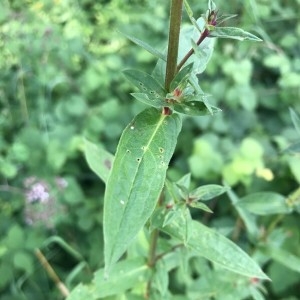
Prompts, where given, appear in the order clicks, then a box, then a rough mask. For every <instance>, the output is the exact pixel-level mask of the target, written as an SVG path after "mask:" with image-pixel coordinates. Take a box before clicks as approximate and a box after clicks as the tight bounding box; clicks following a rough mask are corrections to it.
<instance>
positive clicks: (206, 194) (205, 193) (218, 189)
mask: <svg viewBox="0 0 300 300" xmlns="http://www.w3.org/2000/svg"><path fill="white" fill-rule="evenodd" d="M226 190H227V188H226V187H224V186H222V185H217V184H207V185H203V186H200V187H198V188H197V189H195V190H193V191H192V192H190V198H193V199H195V200H202V201H206V200H210V199H212V198H215V197H217V196H219V195H221V194H223V193H225V192H226Z"/></svg>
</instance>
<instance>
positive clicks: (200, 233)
mask: <svg viewBox="0 0 300 300" xmlns="http://www.w3.org/2000/svg"><path fill="white" fill-rule="evenodd" d="M153 219H154V221H153V222H154V223H155V225H156V226H159V228H160V230H162V231H164V232H165V233H167V234H169V235H170V236H172V237H174V238H175V239H178V240H180V241H182V242H185V244H186V247H188V248H190V249H191V250H194V251H195V252H196V253H197V254H198V255H200V256H203V257H205V258H206V259H208V260H210V261H212V262H214V263H216V264H218V265H220V266H222V267H224V268H226V269H228V270H231V271H232V272H235V273H239V274H242V275H244V276H248V277H256V278H261V279H269V278H268V276H267V275H266V274H264V273H263V271H262V270H261V269H260V267H259V266H258V264H257V263H256V262H255V261H254V260H253V259H252V258H251V257H249V256H248V254H246V253H245V252H244V251H243V250H242V249H241V248H239V247H238V246H237V245H236V244H235V243H233V242H232V241H230V240H229V239H227V238H226V237H225V236H223V235H222V234H220V233H218V232H217V231H215V230H212V229H210V228H208V227H206V226H204V225H203V224H201V223H199V222H197V221H194V220H193V221H190V222H189V223H190V225H189V231H190V234H189V239H188V240H186V230H185V224H184V222H183V219H182V218H178V219H176V220H174V221H173V222H172V224H168V225H167V226H164V227H163V226H162V224H163V222H164V214H163V213H162V212H161V213H159V212H158V213H156V214H155V215H154V216H153Z"/></svg>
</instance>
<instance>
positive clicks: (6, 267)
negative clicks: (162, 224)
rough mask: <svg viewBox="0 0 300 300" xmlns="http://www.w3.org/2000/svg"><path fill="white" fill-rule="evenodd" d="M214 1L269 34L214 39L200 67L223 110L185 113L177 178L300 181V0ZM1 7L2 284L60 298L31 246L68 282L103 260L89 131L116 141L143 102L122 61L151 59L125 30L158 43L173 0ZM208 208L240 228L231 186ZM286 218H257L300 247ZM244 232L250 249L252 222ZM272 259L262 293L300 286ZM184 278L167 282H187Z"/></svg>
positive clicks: (54, 1) (100, 139)
mask: <svg viewBox="0 0 300 300" xmlns="http://www.w3.org/2000/svg"><path fill="white" fill-rule="evenodd" d="M190 5H191V7H193V8H194V15H195V16H200V14H201V13H204V12H205V11H206V9H207V3H206V1H196V0H193V1H190ZM217 5H218V8H219V13H220V14H222V13H224V14H226V13H232V14H237V17H236V18H235V19H233V20H231V22H230V23H228V24H226V26H238V27H241V28H243V29H245V30H247V31H250V32H252V33H254V34H256V35H259V36H261V37H262V38H263V39H264V42H261V43H251V42H243V43H241V42H236V41H229V40H219V41H217V43H216V46H215V52H214V54H213V57H212V60H211V61H210V63H209V65H208V68H207V70H206V71H205V72H204V73H203V74H201V75H200V77H199V78H200V85H201V88H202V89H203V90H204V92H206V93H210V94H211V95H212V97H211V101H212V102H213V103H214V104H215V105H217V106H219V107H221V108H222V110H223V112H222V113H221V114H218V115H216V116H213V117H200V118H186V120H185V122H184V127H183V130H182V133H181V135H180V138H179V141H178V145H177V149H176V153H175V155H174V158H173V159H172V162H171V166H170V170H169V173H168V175H169V178H171V179H174V180H177V179H179V178H180V177H181V176H182V175H184V174H186V173H188V172H191V174H192V178H193V184H194V186H199V185H201V184H204V183H219V184H220V183H221V184H222V182H223V181H225V182H226V183H228V184H229V185H230V186H232V188H233V190H234V191H235V193H236V194H237V195H239V196H241V197H242V196H245V195H247V194H249V193H252V192H258V191H274V192H277V193H281V194H283V195H285V196H288V195H289V194H290V193H292V192H293V191H294V190H296V189H297V188H298V187H299V184H300V157H299V154H298V155H291V154H290V153H286V152H284V149H286V148H287V147H288V146H289V145H290V144H291V143H293V142H296V141H297V140H298V141H299V135H298V136H297V132H296V130H295V128H294V126H293V123H292V120H291V117H290V114H289V107H291V108H293V109H294V111H295V112H298V114H299V113H300V55H299V54H300V43H299V40H300V19H299V15H298V13H299V7H300V1H299V0H291V1H288V2H287V1H284V0H276V1H273V0H272V1H271V0H247V1H242V0H233V1H229V2H228V3H227V2H226V1H219V2H218V1H217ZM0 6H1V9H0V53H1V55H0V69H1V72H0V105H1V112H0V208H1V210H0V232H1V236H0V237H1V240H0V274H1V276H0V295H1V299H3V300H12V299H61V297H62V296H61V295H60V294H59V292H58V291H57V289H56V288H55V285H54V283H53V282H52V281H51V280H50V279H49V277H48V276H47V274H46V273H45V271H44V270H43V268H42V267H41V265H40V263H39V262H38V260H37V258H36V257H35V255H34V249H35V248H37V247H38V248H40V249H41V250H42V251H43V252H44V254H45V256H46V257H47V259H48V260H49V262H50V263H51V265H52V266H53V268H54V269H55V270H56V272H57V273H58V275H59V276H60V278H61V279H62V281H64V282H65V283H67V285H68V287H69V288H72V287H74V285H75V284H76V283H78V282H79V281H88V280H89V278H90V276H91V274H92V272H93V271H94V270H96V269H97V268H99V267H102V265H103V255H102V225H101V222H102V216H101V211H102V200H103V192H104V184H103V183H102V182H100V180H99V179H98V178H97V177H96V176H95V175H94V174H93V173H92V172H91V171H90V170H89V168H88V166H87V164H86V162H85V160H84V155H83V153H82V149H83V139H82V138H83V137H86V138H87V139H89V140H91V141H93V142H95V143H98V144H99V145H102V146H103V147H104V148H106V149H107V150H109V151H110V152H112V153H114V152H115V149H116V146H117V143H118V139H119V137H120V134H121V132H122V130H123V128H124V127H125V126H126V125H127V123H128V122H129V121H130V120H131V119H132V117H133V116H134V115H135V114H136V113H137V112H139V111H141V110H142V109H143V108H144V106H143V105H142V104H140V103H137V102H136V101H133V99H132V98H131V96H130V95H129V93H130V92H132V87H131V85H130V84H129V83H128V82H127V81H126V80H125V79H124V76H123V75H122V73H121V71H122V70H123V69H125V68H139V69H142V70H143V71H146V72H151V71H152V69H153V67H154V64H155V59H154V58H153V57H152V56H151V55H150V54H148V53H146V52H145V51H144V50H142V49H140V48H138V47H137V46H135V45H133V44H131V43H130V42H129V41H127V40H126V39H125V38H124V37H123V36H122V34H121V33H120V32H118V30H121V31H123V32H125V33H127V34H130V35H134V36H136V37H138V38H140V39H142V40H144V41H147V42H148V43H149V44H151V45H153V46H154V47H157V48H159V49H164V47H165V46H166V41H167V34H168V32H167V28H168V10H169V8H168V6H169V1H157V0H154V1H152V0H151V1H150V0H110V1H109V0H107V1H104V0H100V1H93V0H80V1H76V0H41V1H38V0H26V1H23V0H3V1H1V5H0ZM184 21H185V22H188V18H187V17H186V16H185V19H184ZM211 207H212V209H213V210H214V212H215V213H214V214H213V215H212V216H211V215H200V216H198V218H199V220H202V221H204V222H206V223H208V224H210V225H211V226H216V227H229V229H230V230H231V231H233V232H235V233H236V230H237V227H238V226H240V225H239V222H238V219H237V215H236V213H235V211H234V210H233V208H232V206H231V204H230V201H229V199H228V198H227V197H225V196H224V197H223V198H221V197H220V199H218V201H213V202H212V203H211ZM278 217H281V216H277V215H272V216H268V217H260V220H259V222H260V223H259V224H260V226H261V230H264V229H265V228H267V227H268V226H270V224H277V225H276V226H277V227H278V228H279V229H280V232H281V234H282V235H281V237H282V236H284V237H285V239H284V243H283V244H281V247H283V248H284V249H286V250H288V251H289V252H291V253H293V254H294V255H297V256H299V255H300V247H299V244H300V233H299V228H300V220H299V216H298V217H297V215H295V214H291V215H288V216H284V218H280V222H278V223H276V220H277V219H278ZM274 222H275V223H274ZM240 231H242V232H243V228H240ZM236 242H237V243H238V244H239V245H241V246H242V247H244V248H246V249H249V248H250V249H253V248H255V245H253V244H251V243H250V242H249V241H247V238H246V236H245V233H244V232H243V233H241V234H239V235H238V236H236ZM265 271H266V272H267V274H268V275H269V276H270V277H271V278H272V279H273V282H271V283H269V284H268V286H267V288H268V292H269V296H268V297H270V298H268V299H290V300H291V299H300V292H299V284H300V276H299V273H296V272H295V271H292V270H290V269H289V268H287V267H285V266H283V265H282V264H279V263H278V262H276V261H271V262H270V263H269V264H267V266H266V270H265ZM283 274H284V276H283ZM174 282H175V283H174V285H175V284H176V280H175V281H174ZM182 285H183V283H178V286H177V287H175V286H174V287H173V288H174V290H175V291H176V292H177V293H180V292H181V293H184V286H182ZM297 286H298V288H297ZM171 289H172V286H171Z"/></svg>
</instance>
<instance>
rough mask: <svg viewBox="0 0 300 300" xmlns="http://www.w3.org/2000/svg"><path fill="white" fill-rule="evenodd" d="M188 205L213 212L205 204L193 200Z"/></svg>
mask: <svg viewBox="0 0 300 300" xmlns="http://www.w3.org/2000/svg"><path fill="white" fill-rule="evenodd" d="M189 206H191V207H194V208H198V209H201V210H204V211H206V212H209V213H213V211H212V210H211V209H210V208H209V207H208V206H207V205H206V204H204V203H202V202H195V201H193V202H191V203H189Z"/></svg>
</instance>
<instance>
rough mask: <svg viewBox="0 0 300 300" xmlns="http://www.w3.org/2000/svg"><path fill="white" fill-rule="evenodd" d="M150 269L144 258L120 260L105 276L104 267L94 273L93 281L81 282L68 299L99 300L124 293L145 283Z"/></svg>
mask: <svg viewBox="0 0 300 300" xmlns="http://www.w3.org/2000/svg"><path fill="white" fill-rule="evenodd" d="M150 274H151V272H150V269H149V267H148V266H147V264H146V263H145V261H144V259H142V258H135V259H131V260H124V261H120V262H118V263H117V264H116V265H115V266H114V267H113V268H112V269H111V272H110V274H109V277H108V278H106V277H105V271H104V269H100V270H98V271H97V272H95V274H94V279H93V281H92V283H90V284H88V285H85V284H82V283H81V284H79V285H78V286H77V287H76V288H75V289H74V290H73V291H72V293H71V294H70V295H69V297H68V298H67V299H68V300H82V299H86V300H97V299H102V298H105V297H108V296H112V295H118V294H121V293H124V292H125V291H126V290H128V289H130V288H132V287H135V286H138V285H140V284H142V285H143V284H145V282H147V281H148V280H149V278H150Z"/></svg>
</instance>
